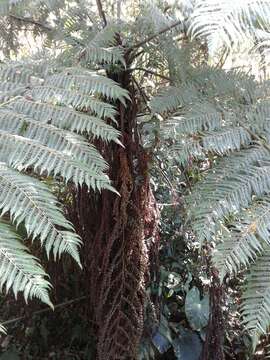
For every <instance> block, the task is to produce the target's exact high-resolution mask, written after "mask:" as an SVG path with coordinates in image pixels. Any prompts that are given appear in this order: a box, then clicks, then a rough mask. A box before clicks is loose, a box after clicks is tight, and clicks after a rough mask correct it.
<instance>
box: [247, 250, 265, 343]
mask: <svg viewBox="0 0 270 360" xmlns="http://www.w3.org/2000/svg"><path fill="white" fill-rule="evenodd" d="M269 271H270V250H269V248H268V249H265V250H264V252H263V255H262V256H261V257H259V259H258V260H257V261H256V263H255V264H254V265H252V266H251V268H250V271H249V275H248V277H247V283H246V285H245V291H244V293H243V295H242V301H243V303H242V306H241V313H242V316H243V323H244V325H245V327H246V329H247V330H248V331H249V333H250V334H251V335H252V340H253V346H254V349H255V347H256V345H257V343H258V340H259V338H260V336H261V335H263V334H266V333H267V330H268V327H269V324H270V281H269V276H268V274H269Z"/></svg>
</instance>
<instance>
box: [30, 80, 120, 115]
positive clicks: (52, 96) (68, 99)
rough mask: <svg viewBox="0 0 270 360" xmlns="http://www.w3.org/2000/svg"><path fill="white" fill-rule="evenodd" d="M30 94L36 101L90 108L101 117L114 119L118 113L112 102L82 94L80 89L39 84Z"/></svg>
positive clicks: (84, 108) (83, 108)
mask: <svg viewBox="0 0 270 360" xmlns="http://www.w3.org/2000/svg"><path fill="white" fill-rule="evenodd" d="M29 96H30V97H31V98H32V100H35V101H43V102H49V103H51V104H58V105H65V106H72V107H74V108H76V109H79V110H89V111H91V112H93V113H94V114H96V115H97V116H98V117H101V118H109V119H114V118H115V115H116V110H115V108H114V106H112V105H111V104H109V103H107V102H103V101H101V100H98V99H96V98H94V97H93V96H87V95H85V94H81V93H80V92H78V91H73V90H66V89H61V88H54V87H49V86H37V87H35V88H34V89H33V90H32V91H31V93H30V94H29Z"/></svg>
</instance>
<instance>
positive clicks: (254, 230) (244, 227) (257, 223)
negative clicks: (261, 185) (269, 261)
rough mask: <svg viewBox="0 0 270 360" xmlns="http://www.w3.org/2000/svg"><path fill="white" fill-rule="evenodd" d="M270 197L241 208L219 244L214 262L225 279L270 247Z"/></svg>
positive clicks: (246, 265)
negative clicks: (227, 275) (227, 274)
mask: <svg viewBox="0 0 270 360" xmlns="http://www.w3.org/2000/svg"><path fill="white" fill-rule="evenodd" d="M269 215H270V198H269V197H264V198H263V199H261V200H258V201H256V202H253V203H252V205H251V206H250V207H249V208H247V209H245V210H243V211H241V212H240V213H239V214H238V215H237V218H236V219H235V220H234V222H233V224H231V225H230V227H229V229H227V231H226V233H225V232H223V233H222V239H221V240H222V242H221V243H220V244H218V245H217V247H216V249H215V252H214V254H213V262H214V264H215V266H216V267H217V269H218V270H219V272H220V274H221V278H223V277H224V275H225V274H226V273H227V272H229V273H232V272H234V273H237V272H238V271H239V270H240V268H241V266H245V267H248V266H249V265H250V263H251V262H252V261H254V260H255V259H256V258H257V257H258V256H259V255H260V254H261V253H262V252H263V250H264V247H265V246H266V245H269V246H270V235H269V234H270V216H269Z"/></svg>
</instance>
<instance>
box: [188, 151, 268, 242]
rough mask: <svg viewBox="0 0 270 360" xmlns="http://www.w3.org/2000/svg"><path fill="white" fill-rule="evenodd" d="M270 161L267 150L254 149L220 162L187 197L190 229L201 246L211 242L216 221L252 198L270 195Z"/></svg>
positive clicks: (245, 205)
mask: <svg viewBox="0 0 270 360" xmlns="http://www.w3.org/2000/svg"><path fill="white" fill-rule="evenodd" d="M265 158H269V154H268V152H267V150H265V149H264V148H255V149H248V150H244V151H241V152H239V153H235V154H234V155H231V156H229V157H228V158H223V159H220V161H219V163H218V164H217V165H216V166H215V167H214V168H213V169H212V170H210V171H209V172H208V173H207V174H206V176H205V178H204V180H203V181H201V182H199V183H198V184H197V185H195V186H194V189H193V193H192V194H191V195H190V196H189V197H188V199H187V201H188V204H189V206H188V211H189V217H190V219H192V228H193V230H194V231H195V233H196V235H197V236H198V240H199V241H200V242H201V243H202V242H203V241H204V239H207V240H213V239H214V234H215V230H216V229H217V228H219V220H222V219H223V218H224V217H225V216H227V215H228V214H230V213H235V212H238V211H239V210H240V209H241V207H248V206H249V204H250V203H251V199H252V195H253V194H255V195H257V196H261V195H262V194H263V193H265V192H269V190H270V188H269V186H270V182H269V171H270V167H269V163H268V162H266V163H264V162H261V160H263V159H265ZM214 240H216V239H214Z"/></svg>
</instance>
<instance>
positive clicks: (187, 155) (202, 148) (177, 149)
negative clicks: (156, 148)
mask: <svg viewBox="0 0 270 360" xmlns="http://www.w3.org/2000/svg"><path fill="white" fill-rule="evenodd" d="M194 138H195V139H194ZM250 144H251V136H250V134H249V133H248V132H247V130H245V129H244V128H241V127H223V128H221V129H218V130H213V131H208V132H204V133H199V134H198V135H194V136H193V137H192V138H182V139H180V140H178V139H177V140H176V143H175V144H174V145H173V146H172V147H171V151H172V152H173V153H174V157H175V158H176V159H178V161H179V162H180V163H183V164H185V163H187V162H188V161H189V160H190V159H192V158H203V157H204V154H206V153H212V154H218V155H224V154H228V153H229V152H231V151H234V150H240V148H241V146H247V145H250Z"/></svg>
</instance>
